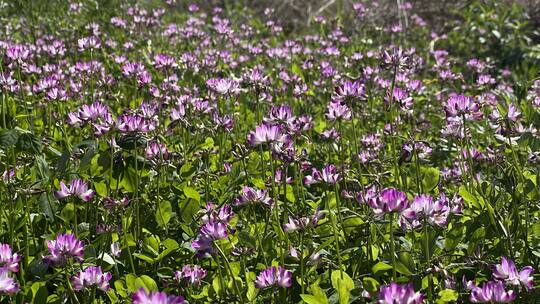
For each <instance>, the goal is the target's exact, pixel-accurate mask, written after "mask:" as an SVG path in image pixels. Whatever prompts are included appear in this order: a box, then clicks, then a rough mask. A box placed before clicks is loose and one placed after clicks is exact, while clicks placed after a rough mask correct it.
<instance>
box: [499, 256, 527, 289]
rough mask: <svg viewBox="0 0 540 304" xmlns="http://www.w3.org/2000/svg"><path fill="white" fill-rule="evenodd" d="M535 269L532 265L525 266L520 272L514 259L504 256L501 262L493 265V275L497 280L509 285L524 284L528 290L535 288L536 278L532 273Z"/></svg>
mask: <svg viewBox="0 0 540 304" xmlns="http://www.w3.org/2000/svg"><path fill="white" fill-rule="evenodd" d="M533 272H534V269H533V268H532V267H531V266H525V267H523V268H522V269H521V271H519V272H518V270H517V268H516V265H515V264H514V261H512V260H510V259H508V258H506V257H502V259H501V263H500V264H497V265H494V266H493V277H494V278H495V279H496V280H499V281H504V282H505V283H506V284H508V285H513V286H519V285H520V284H523V286H524V287H525V288H526V289H527V290H531V289H533V286H534V280H533V276H532V273H533Z"/></svg>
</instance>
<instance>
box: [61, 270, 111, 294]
mask: <svg viewBox="0 0 540 304" xmlns="http://www.w3.org/2000/svg"><path fill="white" fill-rule="evenodd" d="M111 277H112V275H111V273H110V272H105V273H103V272H102V271H101V267H99V266H96V267H95V266H90V267H87V268H86V269H85V270H84V271H79V272H78V273H77V274H76V275H74V276H73V277H71V284H73V289H75V290H82V289H85V288H88V287H92V286H96V287H97V288H99V289H101V290H103V291H107V290H109V288H110V286H109V281H110V280H111Z"/></svg>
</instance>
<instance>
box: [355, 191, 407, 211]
mask: <svg viewBox="0 0 540 304" xmlns="http://www.w3.org/2000/svg"><path fill="white" fill-rule="evenodd" d="M361 201H363V202H365V203H366V204H368V206H370V207H371V208H372V209H373V212H374V213H375V214H376V215H379V216H380V215H384V214H386V213H391V212H401V211H403V210H404V209H406V208H407V207H408V206H409V201H408V199H407V195H406V194H405V193H403V192H401V191H399V190H397V189H393V188H386V189H384V190H382V191H381V193H380V194H378V195H375V193H374V189H373V188H371V189H368V191H367V192H366V193H365V194H364V195H362V197H361Z"/></svg>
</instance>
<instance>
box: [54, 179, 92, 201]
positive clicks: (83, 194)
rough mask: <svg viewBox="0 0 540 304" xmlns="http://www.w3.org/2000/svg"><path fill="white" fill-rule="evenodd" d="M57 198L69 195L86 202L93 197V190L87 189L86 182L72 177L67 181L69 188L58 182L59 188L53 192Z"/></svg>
mask: <svg viewBox="0 0 540 304" xmlns="http://www.w3.org/2000/svg"><path fill="white" fill-rule="evenodd" d="M54 196H55V197H56V198H57V199H63V198H66V197H70V196H77V197H79V198H80V199H82V200H83V201H85V202H88V201H89V200H91V199H92V198H93V197H94V190H89V189H88V184H87V183H86V182H85V181H83V180H81V179H72V180H71V181H70V182H69V188H68V187H67V186H66V184H64V182H60V190H59V191H56V192H54Z"/></svg>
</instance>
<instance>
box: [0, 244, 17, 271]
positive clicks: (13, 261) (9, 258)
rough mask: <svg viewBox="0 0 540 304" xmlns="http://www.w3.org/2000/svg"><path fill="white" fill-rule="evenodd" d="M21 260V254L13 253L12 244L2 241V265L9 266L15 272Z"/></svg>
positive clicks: (3, 266)
mask: <svg viewBox="0 0 540 304" xmlns="http://www.w3.org/2000/svg"><path fill="white" fill-rule="evenodd" d="M20 260H21V256H20V255H18V254H17V253H13V252H12V250H11V246H9V245H8V244H1V243H0V267H2V268H7V269H8V270H10V271H13V272H18V271H19V261H20Z"/></svg>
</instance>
